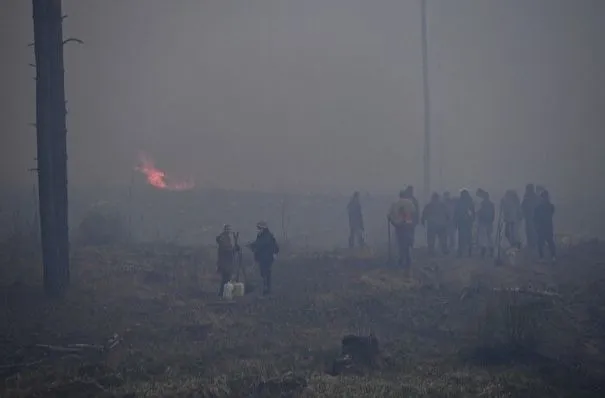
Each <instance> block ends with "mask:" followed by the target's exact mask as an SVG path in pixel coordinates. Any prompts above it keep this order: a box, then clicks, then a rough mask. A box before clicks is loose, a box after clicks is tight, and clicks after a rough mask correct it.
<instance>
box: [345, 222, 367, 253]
mask: <svg viewBox="0 0 605 398" xmlns="http://www.w3.org/2000/svg"><path fill="white" fill-rule="evenodd" d="M349 230H350V232H349V248H350V249H352V248H354V247H355V244H357V246H358V247H363V246H364V245H365V242H364V240H363V230H362V229H361V228H358V227H354V228H353V227H351V228H349Z"/></svg>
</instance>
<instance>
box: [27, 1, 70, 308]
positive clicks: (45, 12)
mask: <svg viewBox="0 0 605 398" xmlns="http://www.w3.org/2000/svg"><path fill="white" fill-rule="evenodd" d="M32 1H33V19H34V52H35V58H36V130H37V146H38V151H37V153H38V157H37V158H38V187H39V189H38V195H39V202H40V234H41V238H42V261H43V266H44V288H45V290H46V293H47V294H48V295H51V296H62V295H63V294H64V293H65V291H66V289H67V287H68V285H69V239H68V227H67V129H66V122H65V117H66V112H65V85H64V71H63V29H62V25H63V15H62V11H61V0H32Z"/></svg>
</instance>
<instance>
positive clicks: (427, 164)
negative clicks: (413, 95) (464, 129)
mask: <svg viewBox="0 0 605 398" xmlns="http://www.w3.org/2000/svg"><path fill="white" fill-rule="evenodd" d="M420 11H421V12H420V14H421V15H420V17H421V26H422V32H421V33H422V90H423V93H424V187H423V195H424V203H428V202H429V199H430V195H431V98H430V90H429V66H428V38H427V20H426V18H427V15H426V0H420Z"/></svg>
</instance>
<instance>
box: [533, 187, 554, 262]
mask: <svg viewBox="0 0 605 398" xmlns="http://www.w3.org/2000/svg"><path fill="white" fill-rule="evenodd" d="M554 215H555V206H554V205H553V204H552V203H551V201H550V195H549V193H548V191H547V190H543V191H542V192H541V193H540V201H539V202H538V205H537V206H536V208H535V210H534V225H535V228H536V238H537V246H538V254H539V256H540V260H542V259H544V245H548V250H549V251H550V255H551V258H552V261H555V260H556V252H555V236H554V226H553V218H554Z"/></svg>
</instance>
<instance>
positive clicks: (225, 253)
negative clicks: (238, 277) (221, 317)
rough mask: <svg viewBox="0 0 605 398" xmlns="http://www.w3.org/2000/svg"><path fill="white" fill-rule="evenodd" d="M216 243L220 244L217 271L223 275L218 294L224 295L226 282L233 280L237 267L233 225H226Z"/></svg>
mask: <svg viewBox="0 0 605 398" xmlns="http://www.w3.org/2000/svg"><path fill="white" fill-rule="evenodd" d="M216 243H217V244H218V252H217V271H218V273H219V274H220V276H221V286H220V288H219V291H218V295H219V296H222V295H223V290H224V288H225V284H226V283H227V282H229V281H230V280H231V277H232V276H233V269H234V267H235V262H234V253H235V246H234V245H233V241H232V239H231V227H230V226H229V225H225V226H224V228H223V232H221V233H220V234H219V235H218V236H217V237H216Z"/></svg>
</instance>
